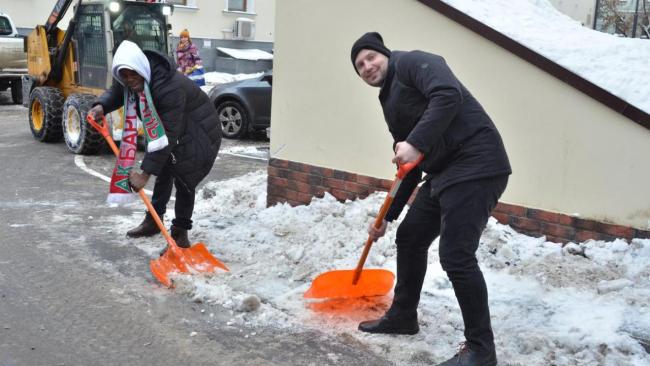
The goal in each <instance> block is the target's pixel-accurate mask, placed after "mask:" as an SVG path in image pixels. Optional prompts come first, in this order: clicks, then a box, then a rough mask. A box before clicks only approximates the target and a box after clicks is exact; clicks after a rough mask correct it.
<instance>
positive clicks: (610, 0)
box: [598, 0, 650, 38]
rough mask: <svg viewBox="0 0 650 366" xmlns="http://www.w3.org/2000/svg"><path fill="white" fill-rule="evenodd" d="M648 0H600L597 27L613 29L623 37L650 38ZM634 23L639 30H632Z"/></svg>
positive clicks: (606, 29)
mask: <svg viewBox="0 0 650 366" xmlns="http://www.w3.org/2000/svg"><path fill="white" fill-rule="evenodd" d="M648 2H650V0H638V4H637V1H635V0H628V1H627V2H621V1H620V0H600V1H599V5H598V21H599V23H600V24H599V29H600V30H603V31H613V32H614V33H615V34H619V35H621V36H624V37H634V36H641V37H644V38H650V16H649V14H648V10H649V8H650V6H649V5H648ZM635 25H636V27H637V29H640V32H636V31H635V30H634V26H635Z"/></svg>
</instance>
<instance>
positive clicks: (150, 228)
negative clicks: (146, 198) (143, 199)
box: [126, 212, 162, 238]
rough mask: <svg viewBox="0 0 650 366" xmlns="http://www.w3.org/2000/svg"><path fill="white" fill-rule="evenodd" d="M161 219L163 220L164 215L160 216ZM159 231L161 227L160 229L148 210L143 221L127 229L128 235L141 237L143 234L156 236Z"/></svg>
mask: <svg viewBox="0 0 650 366" xmlns="http://www.w3.org/2000/svg"><path fill="white" fill-rule="evenodd" d="M160 219H161V220H162V217H160ZM158 233H160V229H158V225H156V221H155V220H154V219H153V217H152V216H151V215H150V214H149V212H147V215H146V216H145V217H144V220H142V223H140V225H138V226H137V227H136V228H133V229H131V230H129V231H127V232H126V236H127V237H129V238H141V237H143V236H154V235H156V234H158Z"/></svg>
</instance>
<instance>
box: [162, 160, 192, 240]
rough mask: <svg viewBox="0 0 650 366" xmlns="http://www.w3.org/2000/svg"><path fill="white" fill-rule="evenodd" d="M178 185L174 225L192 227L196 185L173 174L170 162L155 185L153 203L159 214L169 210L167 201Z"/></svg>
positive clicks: (185, 227)
mask: <svg viewBox="0 0 650 366" xmlns="http://www.w3.org/2000/svg"><path fill="white" fill-rule="evenodd" d="M174 186H176V205H174V213H175V217H174V219H173V220H172V225H174V226H176V227H179V228H181V229H185V230H190V229H192V213H193V212H194V193H195V189H196V187H190V186H188V185H187V184H186V183H185V182H184V181H183V180H182V179H180V178H179V177H175V176H174V175H173V174H172V171H171V168H170V166H169V163H168V164H167V165H165V167H164V168H163V170H162V173H160V175H159V176H157V177H156V183H155V185H154V187H153V195H152V197H151V204H152V205H153V208H154V209H155V210H156V213H158V215H160V216H162V215H164V214H165V212H166V211H167V203H168V202H169V199H170V198H171V196H172V188H173V187H174Z"/></svg>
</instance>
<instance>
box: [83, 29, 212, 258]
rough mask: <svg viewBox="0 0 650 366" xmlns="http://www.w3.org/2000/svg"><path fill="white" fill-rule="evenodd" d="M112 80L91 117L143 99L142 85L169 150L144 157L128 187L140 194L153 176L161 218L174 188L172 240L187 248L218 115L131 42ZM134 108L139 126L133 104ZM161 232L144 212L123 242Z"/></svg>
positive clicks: (191, 86)
mask: <svg viewBox="0 0 650 366" xmlns="http://www.w3.org/2000/svg"><path fill="white" fill-rule="evenodd" d="M113 75H114V77H115V80H116V81H117V82H113V86H112V87H111V88H110V89H109V90H107V91H106V92H105V93H104V94H103V95H101V96H100V97H99V98H98V99H97V101H96V102H95V105H94V107H93V108H92V109H91V110H90V111H89V114H90V115H93V116H94V117H95V119H98V118H101V117H102V116H103V115H104V114H105V113H110V112H112V111H114V110H116V109H118V108H120V107H122V106H124V104H125V101H124V99H125V95H128V96H133V95H135V96H137V95H142V93H143V91H144V90H145V84H146V88H147V91H149V90H150V97H151V100H152V101H153V107H152V108H151V109H152V110H154V111H155V112H157V117H159V119H160V120H161V122H162V125H163V127H164V134H165V135H166V138H167V140H168V145H167V146H166V147H164V148H162V149H160V150H157V151H155V152H147V153H145V155H144V159H143V160H142V164H141V166H140V168H141V170H142V172H140V173H138V172H135V171H134V170H131V172H130V175H129V182H130V184H131V186H132V188H133V189H134V190H136V191H139V190H140V189H142V188H143V187H144V186H145V185H146V184H147V182H148V180H149V177H150V176H151V175H155V176H156V183H155V185H154V190H153V197H152V205H153V207H154V208H155V210H156V212H157V213H158V215H160V216H161V217H162V216H163V215H164V214H165V211H166V208H167V203H168V202H169V199H170V197H171V193H172V187H173V186H175V187H176V204H175V214H176V215H175V218H174V219H173V220H172V226H171V236H172V237H173V238H174V240H175V241H176V244H178V246H179V247H183V248H188V247H190V241H189V239H188V235H187V231H188V230H190V229H191V228H192V212H193V211H194V195H195V189H196V186H197V185H198V184H199V183H200V182H201V180H203V178H205V176H206V175H207V174H208V173H209V172H210V170H211V169H212V165H213V164H214V161H215V159H216V157H217V153H218V152H219V147H220V145H221V128H220V126H219V123H218V115H217V111H216V110H215V108H214V106H213V105H212V103H210V100H209V99H208V97H207V95H206V94H205V93H204V92H203V91H202V90H201V89H200V88H199V87H198V86H197V85H196V84H195V83H194V82H192V81H191V80H190V79H188V78H187V77H185V76H183V75H182V74H180V73H178V72H177V71H176V68H175V67H174V66H173V65H172V64H171V62H170V60H169V59H168V58H167V57H165V56H164V55H162V54H160V53H157V52H153V51H144V52H143V51H142V50H140V48H139V47H138V46H137V45H135V44H134V43H132V42H129V41H124V42H122V43H121V44H120V47H119V48H118V50H117V51H116V53H115V57H114V59H113ZM125 88H127V91H128V93H126V94H125V93H124V91H125ZM136 108H137V114H138V117H139V118H140V119H141V120H142V117H143V115H142V111H141V110H140V107H139V105H138V104H137V103H136ZM154 114H156V113H154ZM145 117H147V116H145ZM159 232H160V231H159V229H158V227H157V226H156V223H155V221H154V220H153V218H152V217H151V215H150V214H149V213H148V212H147V213H146V215H145V218H144V220H143V221H142V223H141V224H140V225H139V226H137V227H136V228H134V229H132V230H130V231H128V232H127V236H129V237H132V238H137V237H144V236H152V235H155V234H157V233H159Z"/></svg>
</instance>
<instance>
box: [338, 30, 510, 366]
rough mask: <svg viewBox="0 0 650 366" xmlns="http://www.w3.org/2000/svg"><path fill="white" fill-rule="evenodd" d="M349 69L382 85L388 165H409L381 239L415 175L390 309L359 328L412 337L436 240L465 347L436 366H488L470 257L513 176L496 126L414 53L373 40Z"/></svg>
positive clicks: (481, 300)
mask: <svg viewBox="0 0 650 366" xmlns="http://www.w3.org/2000/svg"><path fill="white" fill-rule="evenodd" d="M350 56H351V59H352V65H353V66H354V70H355V71H356V72H357V74H358V75H359V76H360V77H361V79H363V81H365V82H366V83H367V84H368V85H371V86H374V87H379V88H381V89H380V91H379V101H380V103H381V106H382V109H383V112H384V118H385V119H386V123H387V124H388V129H389V131H390V133H391V135H392V136H393V141H394V142H393V151H394V152H395V156H394V157H393V163H397V164H405V163H409V162H413V161H415V160H416V159H418V158H419V156H420V155H424V159H423V160H422V162H421V163H420V165H419V166H418V167H416V168H415V169H413V170H412V171H411V172H410V173H409V174H408V175H407V176H406V177H405V178H404V180H403V182H402V185H401V186H400V188H399V190H398V191H397V193H396V195H395V199H394V201H393V204H392V205H391V207H390V209H389V210H388V213H387V214H386V218H385V220H384V222H383V224H382V226H381V228H379V229H376V228H375V227H374V226H373V225H372V224H371V225H370V226H369V228H368V233H369V235H370V236H371V237H372V238H373V240H377V239H379V238H380V237H382V236H383V235H384V234H385V232H386V227H387V225H388V223H389V222H391V221H393V220H395V219H396V218H397V217H398V216H399V215H400V213H401V212H402V209H403V208H404V206H405V205H406V202H407V201H408V199H409V197H410V196H411V194H412V193H413V191H414V190H415V188H416V186H417V185H418V183H420V181H421V180H422V173H427V175H426V176H425V177H424V184H423V185H422V186H421V188H420V190H419V191H418V192H417V195H416V196H415V199H414V200H413V203H412V205H411V207H410V208H409V210H408V212H407V213H406V216H405V217H404V219H403V221H402V223H401V224H400V225H399V227H398V229H397V236H396V239H395V244H396V246H397V283H396V285H395V295H394V297H393V303H392V305H391V307H390V309H388V311H387V312H386V314H385V315H384V316H383V317H381V318H380V319H376V320H370V321H365V322H362V323H361V324H359V330H361V331H363V332H369V333H389V334H415V333H417V332H418V331H419V326H418V320H417V307H418V303H419V301H420V292H421V290H422V284H423V281H424V276H425V274H426V269H427V252H428V249H429V246H430V245H431V243H432V242H433V240H434V239H435V238H436V237H438V236H440V242H439V248H438V250H439V255H440V264H441V265H442V268H443V269H444V270H445V272H447V276H448V277H449V280H450V281H451V283H452V286H453V288H454V292H455V294H456V299H457V300H458V304H459V306H460V309H461V313H462V315H463V322H464V325H465V332H464V335H465V343H464V346H463V348H462V349H461V351H460V352H458V353H457V354H456V355H455V356H454V357H452V358H451V359H449V360H447V361H445V362H443V363H441V364H440V365H439V366H451V365H457V366H493V365H496V364H497V358H496V351H495V345H494V335H493V333H492V326H491V322H490V309H489V307H488V293H487V287H486V285H485V280H484V278H483V274H482V272H481V270H480V268H479V266H478V261H477V259H476V250H477V249H478V245H479V240H480V237H481V233H482V232H483V229H484V228H485V225H486V223H487V220H488V218H489V217H490V212H491V211H492V209H493V208H494V207H495V206H496V204H497V201H498V199H499V197H500V196H501V194H502V193H503V191H504V190H505V188H506V185H507V183H508V176H509V175H510V174H511V173H512V171H511V168H510V163H509V161H508V155H507V154H506V150H505V147H504V145H503V142H502V140H501V136H500V135H499V132H498V131H497V128H496V126H495V125H494V123H493V122H492V120H491V119H490V117H489V116H488V115H487V113H486V112H485V110H484V109H483V107H482V106H481V105H480V104H479V102H478V101H477V100H476V99H474V97H473V96H472V94H471V93H470V92H469V91H468V90H467V89H466V88H465V87H464V86H463V84H461V83H460V81H458V79H456V77H455V76H454V74H453V73H452V71H451V70H450V69H449V67H448V66H447V64H446V62H445V60H444V59H443V58H442V57H440V56H438V55H434V54H430V53H426V52H422V51H411V52H403V51H392V52H391V51H390V50H389V49H388V48H387V47H386V46H385V45H384V41H383V38H382V37H381V35H380V34H379V33H376V32H371V33H366V34H364V35H363V36H361V38H359V39H358V40H357V41H356V42H355V43H354V44H353V46H352V50H351V55H350Z"/></svg>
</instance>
